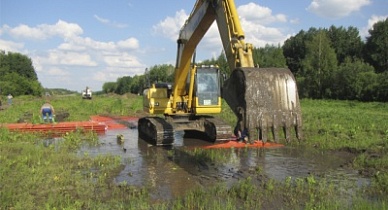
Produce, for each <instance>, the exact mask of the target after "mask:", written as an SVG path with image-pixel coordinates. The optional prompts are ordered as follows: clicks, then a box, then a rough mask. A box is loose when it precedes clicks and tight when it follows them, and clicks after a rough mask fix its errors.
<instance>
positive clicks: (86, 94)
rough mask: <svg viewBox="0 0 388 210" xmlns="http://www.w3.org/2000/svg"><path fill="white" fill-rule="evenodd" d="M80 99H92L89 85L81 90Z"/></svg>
mask: <svg viewBox="0 0 388 210" xmlns="http://www.w3.org/2000/svg"><path fill="white" fill-rule="evenodd" d="M82 99H92V90H90V88H89V87H86V89H85V90H83V91H82Z"/></svg>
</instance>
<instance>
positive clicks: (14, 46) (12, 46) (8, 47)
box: [0, 39, 24, 52]
mask: <svg viewBox="0 0 388 210" xmlns="http://www.w3.org/2000/svg"><path fill="white" fill-rule="evenodd" d="M0 46H1V49H0V50H4V51H6V52H20V51H21V50H22V49H23V47H24V44H23V43H18V42H12V41H7V40H2V39H0Z"/></svg>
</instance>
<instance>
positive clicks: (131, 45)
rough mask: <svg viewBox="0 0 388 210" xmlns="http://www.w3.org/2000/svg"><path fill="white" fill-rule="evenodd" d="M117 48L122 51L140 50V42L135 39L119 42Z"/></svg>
mask: <svg viewBox="0 0 388 210" xmlns="http://www.w3.org/2000/svg"><path fill="white" fill-rule="evenodd" d="M117 47H119V48H122V49H138V48H139V41H138V40H137V39H135V38H133V37H131V38H128V39H126V40H121V41H118V42H117Z"/></svg>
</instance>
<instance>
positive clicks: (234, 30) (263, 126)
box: [172, 0, 302, 142]
mask: <svg viewBox="0 0 388 210" xmlns="http://www.w3.org/2000/svg"><path fill="white" fill-rule="evenodd" d="M214 21H216V22H217V27H218V31H219V33H220V37H221V40H222V45H223V48H224V51H225V54H226V58H227V61H228V64H229V67H230V69H231V74H230V75H229V79H228V80H226V81H225V83H224V86H223V91H222V94H223V95H222V97H223V98H224V99H225V101H226V102H227V103H228V105H229V106H230V107H231V109H232V110H233V112H234V113H235V115H236V116H237V119H238V121H237V123H236V128H235V130H236V131H238V132H237V133H239V134H241V133H244V134H245V135H247V137H249V140H250V141H252V140H253V139H256V138H258V139H261V140H263V141H264V142H265V141H267V139H268V138H269V134H272V137H273V139H274V140H275V141H278V139H279V136H278V134H279V133H281V132H283V133H284V137H285V139H286V140H287V141H289V140H290V139H291V133H292V128H293V129H294V131H295V134H296V137H297V138H298V139H301V138H302V129H301V127H302V115H301V109H300V103H299V96H298V92H297V87H296V82H295V78H294V76H293V75H292V73H291V71H290V70H289V69H286V68H258V67H255V65H254V62H253V56H252V48H253V47H252V45H251V44H249V43H245V35H244V32H243V30H242V28H241V24H240V21H239V16H238V13H237V9H236V6H235V4H234V1H233V0H197V2H196V4H195V6H194V8H193V11H192V12H191V14H190V16H189V18H188V20H187V21H186V23H185V25H184V26H183V27H182V29H181V31H180V34H179V39H178V53H177V61H176V69H175V80H174V87H173V102H172V110H176V108H177V107H176V106H177V102H178V101H179V98H180V97H181V96H182V95H185V94H186V92H185V90H186V88H185V85H186V82H185V81H186V78H187V75H188V73H189V70H190V65H191V58H192V56H193V54H194V51H195V49H196V47H197V45H198V43H199V42H200V41H201V39H202V38H203V36H204V35H205V33H206V32H207V30H208V29H209V28H210V26H211V25H212V23H213V22H214ZM237 133H236V134H237Z"/></svg>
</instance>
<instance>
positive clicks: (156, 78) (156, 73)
mask: <svg viewBox="0 0 388 210" xmlns="http://www.w3.org/2000/svg"><path fill="white" fill-rule="evenodd" d="M148 75H149V80H150V83H151V84H152V83H157V82H172V81H173V75H174V66H172V65H171V64H162V65H155V66H153V67H151V68H150V70H149V72H148Z"/></svg>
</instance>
